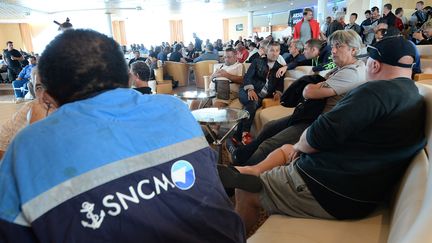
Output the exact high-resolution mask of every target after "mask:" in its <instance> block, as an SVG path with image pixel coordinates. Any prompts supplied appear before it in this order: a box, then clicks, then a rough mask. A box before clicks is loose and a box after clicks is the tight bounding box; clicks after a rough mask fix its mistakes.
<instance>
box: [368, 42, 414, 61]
mask: <svg viewBox="0 0 432 243" xmlns="http://www.w3.org/2000/svg"><path fill="white" fill-rule="evenodd" d="M367 52H368V54H369V57H371V58H372V59H374V60H377V61H380V62H382V63H385V64H388V65H391V66H398V67H404V68H411V67H412V65H413V64H412V63H411V64H406V63H400V62H399V60H400V59H401V58H402V57H404V56H411V57H412V58H413V60H414V59H415V55H416V50H415V47H414V45H412V44H411V43H409V42H408V41H407V40H405V39H404V38H403V37H400V36H396V37H387V38H384V39H382V40H381V41H379V42H377V43H375V44H374V45H372V46H368V47H367Z"/></svg>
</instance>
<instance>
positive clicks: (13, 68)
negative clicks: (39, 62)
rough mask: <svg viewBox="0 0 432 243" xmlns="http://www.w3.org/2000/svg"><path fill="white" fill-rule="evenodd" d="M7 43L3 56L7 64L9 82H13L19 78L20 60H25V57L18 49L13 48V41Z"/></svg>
mask: <svg viewBox="0 0 432 243" xmlns="http://www.w3.org/2000/svg"><path fill="white" fill-rule="evenodd" d="M6 45H7V49H6V50H5V51H4V53H3V56H4V59H5V61H6V65H7V70H8V79H9V82H12V81H14V80H15V79H16V78H17V76H18V74H19V73H20V71H21V63H20V61H22V60H24V57H23V56H22V55H21V53H20V52H19V51H18V50H16V49H14V48H13V42H12V41H8V42H6Z"/></svg>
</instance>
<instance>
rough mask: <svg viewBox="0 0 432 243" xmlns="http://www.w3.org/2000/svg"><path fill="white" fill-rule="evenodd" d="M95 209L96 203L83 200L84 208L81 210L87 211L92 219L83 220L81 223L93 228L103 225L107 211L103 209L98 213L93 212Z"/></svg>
mask: <svg viewBox="0 0 432 243" xmlns="http://www.w3.org/2000/svg"><path fill="white" fill-rule="evenodd" d="M93 210H94V203H89V202H83V204H82V209H81V210H80V212H81V213H86V217H87V218H88V219H90V220H91V223H89V222H86V221H84V220H81V224H82V226H84V227H88V228H92V229H94V230H95V229H98V228H99V227H100V226H101V224H102V221H103V220H104V218H105V211H103V210H101V211H100V214H99V215H97V214H94V213H93Z"/></svg>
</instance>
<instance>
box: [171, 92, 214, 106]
mask: <svg viewBox="0 0 432 243" xmlns="http://www.w3.org/2000/svg"><path fill="white" fill-rule="evenodd" d="M174 96H176V97H179V98H180V99H183V100H200V104H199V106H198V109H201V108H203V107H205V106H206V105H207V104H208V102H210V99H211V98H214V97H216V92H215V91H213V90H210V91H185V92H180V93H177V94H174ZM204 100H205V102H203V101H204Z"/></svg>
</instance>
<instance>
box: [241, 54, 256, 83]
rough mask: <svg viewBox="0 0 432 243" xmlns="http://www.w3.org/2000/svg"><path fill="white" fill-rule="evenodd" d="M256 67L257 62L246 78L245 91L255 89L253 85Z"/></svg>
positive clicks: (253, 63)
mask: <svg viewBox="0 0 432 243" xmlns="http://www.w3.org/2000/svg"><path fill="white" fill-rule="evenodd" d="M256 66H257V60H254V61H253V62H252V64H251V65H250V67H249V69H248V70H247V72H246V74H245V76H244V87H243V89H244V90H248V89H254V88H255V87H254V83H253V76H254V75H255V69H256Z"/></svg>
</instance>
